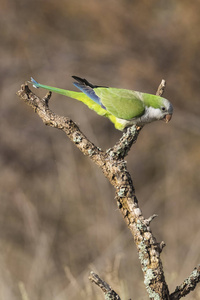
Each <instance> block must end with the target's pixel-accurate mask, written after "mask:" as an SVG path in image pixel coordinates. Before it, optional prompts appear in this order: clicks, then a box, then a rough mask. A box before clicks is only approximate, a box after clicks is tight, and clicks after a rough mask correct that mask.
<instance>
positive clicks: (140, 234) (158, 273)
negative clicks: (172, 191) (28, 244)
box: [17, 84, 169, 299]
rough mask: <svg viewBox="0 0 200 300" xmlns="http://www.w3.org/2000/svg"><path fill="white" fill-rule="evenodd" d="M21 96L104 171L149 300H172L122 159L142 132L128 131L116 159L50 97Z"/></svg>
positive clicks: (24, 88) (25, 93) (25, 90)
mask: <svg viewBox="0 0 200 300" xmlns="http://www.w3.org/2000/svg"><path fill="white" fill-rule="evenodd" d="M17 95H18V96H19V97H20V98H21V99H23V100H24V101H25V102H26V103H27V104H28V105H30V106H31V107H32V108H33V109H34V110H35V112H36V113H37V114H38V115H39V117H40V118H41V119H42V120H43V122H44V123H45V124H46V125H48V126H51V127H54V128H58V129H61V130H63V131H64V132H65V133H66V134H67V136H68V137H69V138H70V140H71V141H72V142H73V143H74V144H75V145H76V146H77V147H78V148H79V149H80V151H82V152H83V154H84V155H87V156H89V157H90V158H91V159H92V160H93V161H94V162H95V163H96V164H97V165H98V166H99V167H100V168H101V169H102V171H103V173H104V175H105V176H106V177H107V178H108V179H109V181H110V183H111V184H112V185H113V186H114V188H115V191H116V200H117V203H118V207H119V209H120V211H121V213H122V215H123V217H124V220H125V221H126V223H127V225H128V227H129V229H130V231H131V233H132V235H133V237H134V240H135V243H136V246H137V249H138V252H139V259H140V262H141V265H142V270H143V273H144V283H145V286H146V289H147V292H148V294H149V298H150V299H153V298H156V297H157V298H160V299H169V291H168V287H167V284H166V282H165V277H164V272H163V267H162V262H161V259H160V246H159V244H158V243H157V241H156V239H155V237H154V236H153V234H152V232H151V230H150V227H149V226H147V224H146V223H145V218H144V217H143V215H142V212H141V210H140V208H139V205H138V201H137V198H136V196H135V189H134V186H133V182H132V179H131V176H130V174H129V172H128V170H127V166H126V162H125V161H124V160H122V159H119V157H120V158H122V157H124V156H125V155H126V154H127V153H128V150H129V149H130V146H131V145H132V144H133V142H135V141H136V140H137V137H138V135H139V132H140V130H141V128H133V127H132V128H131V129H128V130H127V133H125V134H124V135H123V136H122V138H121V139H120V141H119V142H118V143H117V145H115V146H114V147H113V149H114V150H113V153H114V155H112V150H108V151H107V152H104V151H102V150H101V149H99V148H97V147H96V146H95V145H94V144H93V143H92V142H90V141H89V140H88V139H87V138H86V136H85V135H84V134H83V133H82V132H81V131H80V129H79V128H78V126H77V125H76V124H75V123H74V122H73V121H72V120H71V119H69V118H67V117H61V116H58V115H56V114H55V113H53V112H52V111H51V110H50V109H49V107H48V100H49V96H46V97H45V98H44V99H40V98H39V97H37V96H36V95H35V94H33V93H32V92H31V90H30V89H29V88H28V86H27V84H25V85H22V87H21V90H20V91H19V92H18V93H17ZM127 139H128V141H127ZM127 145H128V146H127ZM117 151H119V153H120V154H119V155H118V154H117ZM122 153H123V154H122Z"/></svg>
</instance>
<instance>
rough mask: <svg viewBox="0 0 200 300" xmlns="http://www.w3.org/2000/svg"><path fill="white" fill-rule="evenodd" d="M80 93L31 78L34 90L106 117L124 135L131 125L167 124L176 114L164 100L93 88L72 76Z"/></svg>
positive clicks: (94, 86)
mask: <svg viewBox="0 0 200 300" xmlns="http://www.w3.org/2000/svg"><path fill="white" fill-rule="evenodd" d="M72 78H73V79H75V82H74V83H73V84H74V85H75V87H77V88H78V89H79V92H75V91H69V90H65V89H60V88H56V87H52V86H48V85H43V84H40V83H38V82H37V81H36V80H35V79H33V78H32V77H31V81H29V83H31V84H32V85H33V87H35V88H43V89H46V90H49V91H51V92H55V93H58V94H61V95H64V96H67V97H70V98H74V99H76V100H79V101H81V102H83V103H84V104H85V105H87V106H88V107H89V108H90V109H92V110H94V111H95V112H96V113H97V114H99V115H101V116H104V117H107V118H108V119H109V120H110V121H111V122H112V123H113V124H114V126H115V128H116V129H118V130H121V131H123V130H124V129H125V128H127V127H130V126H132V125H135V126H138V127H141V126H144V125H146V124H148V123H151V122H153V121H156V120H164V121H165V122H166V123H168V122H169V121H170V120H171V118H172V114H173V106H172V104H171V103H170V102H169V101H168V100H167V99H165V98H163V97H160V96H156V95H153V94H148V93H142V92H138V91H133V90H129V89H120V88H112V87H106V86H98V85H93V84H91V83H90V82H89V81H87V80H86V79H84V78H81V77H78V76H72Z"/></svg>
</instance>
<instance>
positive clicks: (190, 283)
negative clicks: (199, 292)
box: [170, 265, 200, 300]
mask: <svg viewBox="0 0 200 300" xmlns="http://www.w3.org/2000/svg"><path fill="white" fill-rule="evenodd" d="M198 282H200V265H199V266H198V267H197V268H195V269H194V270H193V271H192V273H191V274H190V275H189V277H188V278H186V279H185V280H184V281H183V283H182V284H181V285H179V286H177V287H176V290H175V291H174V292H173V293H172V294H170V300H178V299H180V298H182V297H185V296H186V295H187V294H189V293H190V292H191V291H193V290H194V289H195V287H196V285H197V283H198Z"/></svg>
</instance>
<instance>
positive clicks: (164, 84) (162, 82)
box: [156, 79, 166, 96]
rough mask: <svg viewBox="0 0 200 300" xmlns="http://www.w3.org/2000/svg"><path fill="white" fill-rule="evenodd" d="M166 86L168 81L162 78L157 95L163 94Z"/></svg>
mask: <svg viewBox="0 0 200 300" xmlns="http://www.w3.org/2000/svg"><path fill="white" fill-rule="evenodd" d="M165 87H166V81H165V80H164V79H162V80H161V83H160V85H159V87H158V89H157V92H156V95H157V96H162V95H163V93H164V91H165Z"/></svg>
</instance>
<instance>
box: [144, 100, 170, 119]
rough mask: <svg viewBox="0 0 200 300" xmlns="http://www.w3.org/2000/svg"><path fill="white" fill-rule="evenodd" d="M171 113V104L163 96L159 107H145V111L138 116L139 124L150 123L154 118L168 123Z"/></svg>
mask: <svg viewBox="0 0 200 300" xmlns="http://www.w3.org/2000/svg"><path fill="white" fill-rule="evenodd" d="M172 114H173V106H172V105H171V103H170V102H169V101H168V100H167V99H164V98H163V103H162V105H161V106H160V107H159V108H154V107H151V106H150V107H146V109H145V113H144V115H143V116H141V117H140V118H139V122H138V123H140V124H146V123H151V122H153V121H156V120H163V121H165V122H166V123H168V122H169V121H170V120H171V118H172Z"/></svg>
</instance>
